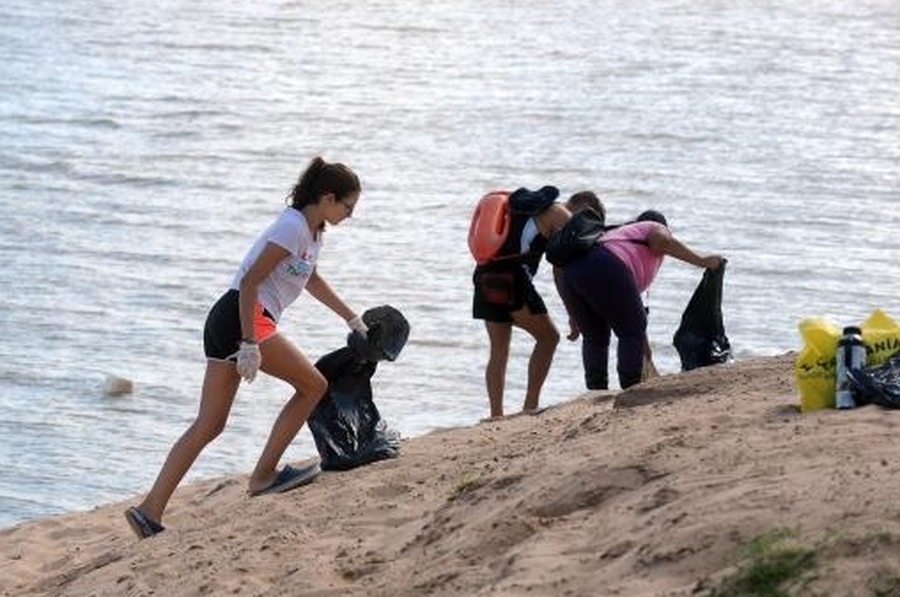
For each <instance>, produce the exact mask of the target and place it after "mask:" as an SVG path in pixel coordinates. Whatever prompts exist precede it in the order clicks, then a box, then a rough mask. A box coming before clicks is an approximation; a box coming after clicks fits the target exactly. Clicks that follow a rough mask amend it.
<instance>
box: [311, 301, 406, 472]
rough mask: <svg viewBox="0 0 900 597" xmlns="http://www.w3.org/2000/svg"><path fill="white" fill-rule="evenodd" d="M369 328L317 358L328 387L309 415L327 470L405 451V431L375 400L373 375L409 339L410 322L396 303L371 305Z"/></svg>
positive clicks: (341, 468)
mask: <svg viewBox="0 0 900 597" xmlns="http://www.w3.org/2000/svg"><path fill="white" fill-rule="evenodd" d="M362 319H363V321H364V322H365V323H366V326H368V328H369V332H368V333H367V334H366V335H365V336H363V335H362V334H360V333H359V332H352V333H351V334H350V335H349V336H348V337H347V346H345V347H343V348H339V349H337V350H335V351H333V352H330V353H328V354H326V355H325V356H323V357H322V358H321V359H319V360H318V361H316V368H317V369H318V370H319V371H320V372H321V373H322V375H324V376H325V379H327V380H328V391H327V392H326V393H325V395H324V396H323V397H322V399H321V400H320V401H319V403H318V404H317V405H316V408H315V409H314V410H313V412H312V414H311V415H310V417H309V421H308V423H309V429H310V431H311V432H312V435H313V439H314V440H315V442H316V449H317V450H318V452H319V457H320V458H321V466H322V469H323V470H348V469H351V468H355V467H358V466H362V465H364V464H368V463H370V462H375V461H376V460H383V459H385V458H395V457H397V456H398V455H399V454H400V434H399V433H398V432H396V431H394V430H392V429H390V428H389V427H388V425H387V423H385V421H384V419H382V418H381V414H380V413H379V412H378V407H376V406H375V402H374V401H373V398H372V384H371V379H372V375H374V374H375V369H376V367H377V366H378V362H379V361H382V360H387V361H393V360H394V359H396V358H397V356H398V355H399V354H400V351H401V350H402V349H403V346H404V344H406V339H407V338H408V337H409V323H407V321H406V319H405V318H404V317H403V315H402V314H401V313H400V312H399V311H398V310H396V309H394V308H393V307H391V306H389V305H384V306H381V307H375V308H373V309H369V310H368V311H366V312H365V313H363V316H362Z"/></svg>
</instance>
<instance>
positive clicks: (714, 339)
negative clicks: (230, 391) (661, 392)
mask: <svg viewBox="0 0 900 597" xmlns="http://www.w3.org/2000/svg"><path fill="white" fill-rule="evenodd" d="M726 263H727V262H726V260H724V259H723V260H722V265H720V266H719V267H718V268H716V269H714V270H709V269H708V270H705V271H704V272H703V279H702V280H700V284H698V285H697V288H696V289H695V290H694V295H693V296H692V297H691V300H690V302H688V305H687V307H686V308H685V310H684V313H683V314H682V315H681V325H680V326H678V330H677V331H676V332H675V336H674V337H673V343H674V344H675V348H676V349H677V350H678V356H679V357H681V370H682V371H690V370H691V369H696V368H698V367H707V366H709V365H716V364H719V363H725V362H727V361H728V360H729V359H731V343H730V342H729V341H728V336H726V335H725V324H724V323H723V322H722V280H723V278H724V277H725V264H726Z"/></svg>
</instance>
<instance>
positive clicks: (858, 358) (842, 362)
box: [834, 326, 866, 408]
mask: <svg viewBox="0 0 900 597" xmlns="http://www.w3.org/2000/svg"><path fill="white" fill-rule="evenodd" d="M836 356H837V358H836V365H837V366H836V367H835V393H834V406H835V407H836V408H853V407H854V406H856V402H854V400H853V395H852V394H851V393H850V383H849V380H848V379H847V371H850V370H852V369H860V368H862V367H864V366H865V364H866V346H865V344H863V339H862V330H860V329H859V328H858V327H856V326H847V327H845V328H844V332H843V334H842V335H841V338H840V340H838V346H837V355H836Z"/></svg>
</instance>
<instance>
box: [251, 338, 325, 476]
mask: <svg viewBox="0 0 900 597" xmlns="http://www.w3.org/2000/svg"><path fill="white" fill-rule="evenodd" d="M259 349H260V352H261V353H262V370H263V371H265V372H266V373H268V374H269V375H273V376H275V377H277V378H278V379H281V380H284V381H286V382H287V383H289V384H291V386H293V388H294V395H293V396H291V398H290V400H288V402H287V404H285V405H284V407H283V408H282V409H281V412H280V413H279V414H278V418H277V419H275V424H274V425H273V426H272V431H271V432H270V433H269V439H268V441H267V442H266V446H265V448H263V451H262V454H260V457H259V460H258V461H257V463H256V468H255V469H254V470H253V474H252V475H251V476H250V487H249V489H250V492H251V493H254V492H257V491H261V490H262V489H265V488H266V487H268V486H269V485H270V484H271V483H272V481H273V480H274V479H275V477H276V475H277V474H278V472H277V470H276V469H277V467H278V461H279V460H280V459H281V456H282V455H283V454H284V451H285V450H287V447H288V446H289V445H290V443H291V442H292V441H293V440H294V437H296V435H297V432H298V431H300V428H301V427H303V424H304V423H305V422H306V419H307V418H309V415H310V413H312V411H313V409H314V408H315V406H316V404H317V403H318V402H319V400H320V399H321V398H322V396H324V395H325V391H326V390H327V389H328V381H327V380H326V379H325V377H324V376H323V375H322V374H321V373H320V372H319V370H318V369H316V368H315V366H313V364H312V363H311V362H310V361H309V359H307V358H306V356H305V355H304V354H303V353H302V352H300V350H299V349H298V348H297V347H296V346H294V345H293V344H292V343H291V341H290V340H288V339H287V338H285V337H284V336H282V335H281V334H275V335H274V336H272V337H270V338H268V339H267V340H266V341H265V342H263V343H262V344H260V346H259Z"/></svg>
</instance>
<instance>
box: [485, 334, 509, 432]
mask: <svg viewBox="0 0 900 597" xmlns="http://www.w3.org/2000/svg"><path fill="white" fill-rule="evenodd" d="M484 323H485V327H486V328H487V333H488V339H489V340H490V343H491V355H490V357H489V358H488V363H487V367H485V369H484V381H485V384H486V385H487V393H488V400H489V401H490V405H491V417H492V418H493V417H502V416H503V388H504V386H505V384H506V364H507V363H508V362H509V342H510V339H511V338H512V325H511V324H509V323H498V322H495V321H485V322H484Z"/></svg>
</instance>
